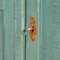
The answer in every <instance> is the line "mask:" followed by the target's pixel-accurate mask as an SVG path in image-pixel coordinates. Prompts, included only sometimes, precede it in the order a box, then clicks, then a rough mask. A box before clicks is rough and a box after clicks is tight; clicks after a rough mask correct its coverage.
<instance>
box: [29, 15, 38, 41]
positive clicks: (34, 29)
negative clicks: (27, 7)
mask: <svg viewBox="0 0 60 60" xmlns="http://www.w3.org/2000/svg"><path fill="white" fill-rule="evenodd" d="M29 28H32V29H31V30H30V31H29V34H30V39H31V40H32V41H35V40H36V34H37V27H36V18H35V17H34V16H31V17H30V23H29Z"/></svg>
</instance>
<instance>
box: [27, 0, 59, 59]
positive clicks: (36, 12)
mask: <svg viewBox="0 0 60 60" xmlns="http://www.w3.org/2000/svg"><path fill="white" fill-rule="evenodd" d="M31 16H34V17H35V18H36V26H37V29H38V32H37V34H36V41H34V42H33V41H32V40H31V39H30V37H29V33H28V34H27V36H26V60H59V59H60V0H27V1H26V26H27V28H28V27H29V21H30V17H31Z"/></svg>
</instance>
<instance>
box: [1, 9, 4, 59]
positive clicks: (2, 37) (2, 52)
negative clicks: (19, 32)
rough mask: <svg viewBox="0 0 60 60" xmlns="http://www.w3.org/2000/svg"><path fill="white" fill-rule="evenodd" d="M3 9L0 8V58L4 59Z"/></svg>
mask: <svg viewBox="0 0 60 60" xmlns="http://www.w3.org/2000/svg"><path fill="white" fill-rule="evenodd" d="M3 13H4V12H3V10H2V9H0V60H3V58H4V57H3V55H4V46H3V43H4V24H3V18H4V15H3Z"/></svg>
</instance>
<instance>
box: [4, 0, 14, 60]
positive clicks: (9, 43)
mask: <svg viewBox="0 0 60 60" xmlns="http://www.w3.org/2000/svg"><path fill="white" fill-rule="evenodd" d="M4 3H5V5H4V6H5V9H4V33H5V34H4V60H14V44H13V43H14V1H13V0H5V1H4Z"/></svg>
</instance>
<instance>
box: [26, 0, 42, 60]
mask: <svg viewBox="0 0 60 60" xmlns="http://www.w3.org/2000/svg"><path fill="white" fill-rule="evenodd" d="M40 2H41V1H40V0H27V16H26V17H27V20H26V26H27V28H28V27H29V22H30V17H31V16H34V17H35V18H36V26H37V29H38V32H37V35H36V41H34V42H33V41H32V40H31V39H30V36H29V32H28V35H27V37H26V41H27V42H26V60H40V59H41V52H42V50H41V49H42V31H41V30H42V29H40V28H42V26H41V27H40V25H41V24H40V21H41V5H40ZM38 4H39V5H38Z"/></svg>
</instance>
